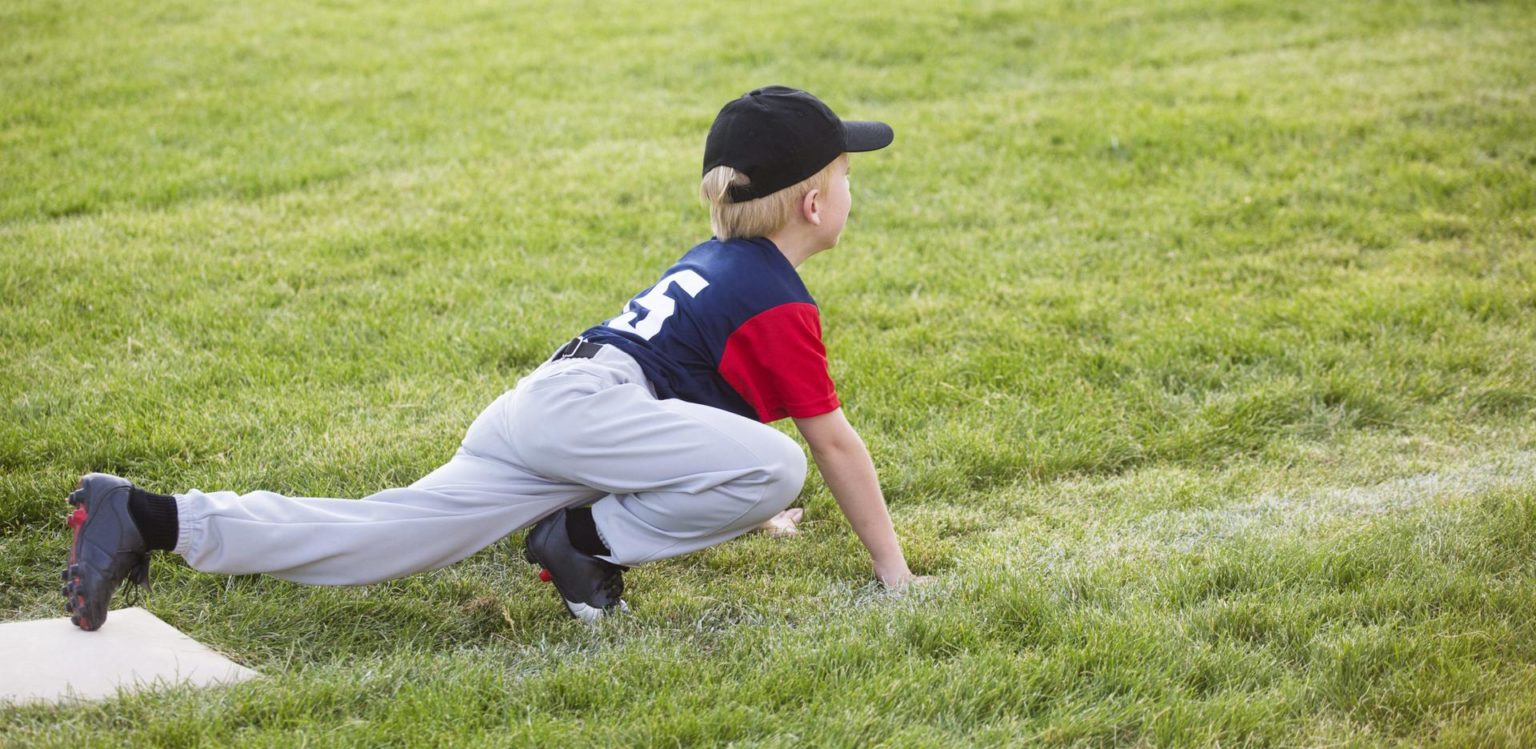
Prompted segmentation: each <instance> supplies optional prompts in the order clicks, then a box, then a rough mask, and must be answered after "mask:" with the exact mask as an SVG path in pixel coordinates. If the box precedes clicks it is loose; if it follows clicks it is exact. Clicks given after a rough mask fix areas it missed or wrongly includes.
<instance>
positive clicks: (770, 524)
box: [758, 507, 805, 536]
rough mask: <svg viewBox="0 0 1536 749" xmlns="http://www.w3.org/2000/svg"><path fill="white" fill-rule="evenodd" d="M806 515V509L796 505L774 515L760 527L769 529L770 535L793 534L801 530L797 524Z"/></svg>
mask: <svg viewBox="0 0 1536 749" xmlns="http://www.w3.org/2000/svg"><path fill="white" fill-rule="evenodd" d="M804 515H805V511H804V510H802V509H800V508H799V507H796V508H794V509H790V510H785V511H783V512H781V513H779V514H777V515H774V516H773V517H771V518H769V519H767V520H765V521H763V524H762V525H760V526H758V527H759V528H762V529H763V530H764V531H767V533H768V535H770V536H793V535H796V534H798V533H799V532H800V529H798V528H796V527H795V524H796V523H798V522H800V518H801V517H803V516H804Z"/></svg>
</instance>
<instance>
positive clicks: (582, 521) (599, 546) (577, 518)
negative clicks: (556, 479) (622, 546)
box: [565, 507, 609, 557]
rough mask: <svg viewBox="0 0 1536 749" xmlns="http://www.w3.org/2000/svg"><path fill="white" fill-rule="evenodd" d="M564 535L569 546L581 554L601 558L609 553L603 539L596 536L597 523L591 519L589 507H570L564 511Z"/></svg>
mask: <svg viewBox="0 0 1536 749" xmlns="http://www.w3.org/2000/svg"><path fill="white" fill-rule="evenodd" d="M565 533H566V535H567V536H570V538H571V545H572V546H574V547H576V550H577V551H579V552H581V553H583V554H591V555H592V556H594V557H595V556H603V555H607V554H608V553H609V551H608V545H607V544H605V543H603V537H602V536H599V535H597V521H595V520H593V519H592V508H591V507H572V508H571V509H569V510H566V511H565Z"/></svg>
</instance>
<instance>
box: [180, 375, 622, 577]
mask: <svg viewBox="0 0 1536 749" xmlns="http://www.w3.org/2000/svg"><path fill="white" fill-rule="evenodd" d="M511 402H512V398H511V394H510V393H509V394H506V395H503V396H502V397H501V398H499V399H498V400H497V401H496V402H495V403H493V404H492V405H491V406H490V407H489V408H487V409H486V410H485V412H484V413H482V414H481V415H480V417H479V418H477V419H476V420H475V423H474V424H473V425H472V426H471V427H470V429H469V432H468V434H467V435H466V436H465V438H464V443H463V446H462V447H461V448H460V449H459V451H458V452H457V453H456V454H455V455H454V456H453V458H452V459H451V460H449V462H448V463H447V464H445V465H443V466H442V467H441V468H438V469H437V470H436V471H433V472H432V473H431V474H429V475H428V476H426V477H425V478H423V479H421V480H420V481H417V482H416V483H415V484H413V485H411V486H410V487H407V488H401V489H389V490H386V491H382V492H379V493H377V494H374V495H372V496H369V497H366V498H364V499H361V500H347V499H314V498H290V497H284V496H281V495H278V494H274V493H271V492H251V493H249V494H244V495H240V494H237V493H235V492H207V493H205V492H200V491H196V490H193V491H189V492H187V493H186V494H182V495H178V496H177V497H176V506H177V513H178V515H179V518H180V534H179V536H178V538H177V543H176V552H177V553H179V554H181V555H182V556H184V557H186V559H187V561H188V563H190V564H191V565H192V567H194V568H195V569H198V570H202V571H205V572H218V573H225V574H253V573H266V574H270V575H273V576H276V577H280V578H283V579H285V580H292V581H295V582H301V583H313V584H320V585H360V584H365V583H372V582H378V581H380V580H388V579H391V578H396V577H401V576H404V575H409V574H412V573H415V572H424V571H427V570H433V569H438V568H440V567H444V566H447V565H449V564H452V563H454V562H456V561H458V560H460V559H463V558H464V557H466V556H469V555H470V554H473V553H474V552H476V551H478V550H480V549H482V548H484V547H486V546H488V545H490V544H492V543H494V542H496V541H497V540H498V539H500V538H502V537H504V536H506V535H507V534H509V533H511V532H513V531H515V530H517V529H519V528H522V527H524V526H527V525H529V524H531V523H533V522H534V521H535V520H538V519H539V518H540V517H542V516H544V515H547V514H549V513H550V512H553V511H554V510H557V509H559V508H561V507H564V506H567V505H571V504H579V503H583V502H588V501H591V500H592V499H593V498H595V497H597V496H599V495H598V494H597V493H594V492H593V491H592V490H591V489H588V488H586V487H583V486H578V485H574V484H570V483H564V482H558V481H551V480H549V479H546V478H544V477H541V476H538V475H535V474H533V473H530V472H529V471H527V470H525V469H524V468H522V467H521V466H519V465H518V464H517V463H516V462H515V460H513V459H512V456H511V455H509V454H508V446H507V441H506V429H505V424H506V422H507V419H508V414H507V408H508V407H509V405H510V404H511Z"/></svg>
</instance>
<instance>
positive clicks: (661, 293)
mask: <svg viewBox="0 0 1536 749" xmlns="http://www.w3.org/2000/svg"><path fill="white" fill-rule="evenodd" d="M673 284H676V285H677V287H678V288H680V289H682V290H683V291H685V292H687V294H688V296H690V297H696V296H698V295H699V292H701V291H703V290H704V287H705V286H708V285H709V282H708V281H706V280H704V277H703V276H701V275H699V274H697V273H695V272H693V271H691V270H680V271H678V272H676V273H673V274H671V275H668V276H664V277H662V279H661V280H660V281H657V282H656V285H655V286H652V287H651V290H650V291H647V292H645V296H642V297H639V298H637V299H635V300H634V301H632V302H630V304H634V305H637V306H639V307H640V308H641V309H643V310H645V313H646V314H645V319H644V320H641V321H640V322H639V323H637V324H636V323H635V318H637V317H639V316H640V313H639V312H625V313H624V314H622V315H619V316H618V317H615V318H613V319H612V320H609V321H608V322H607V326H608V327H610V328H613V329H614V330H622V331H624V332H626V333H633V334H635V335H637V336H640V337H641V338H644V339H645V340H647V341H649V340H651V338H652V337H653V336H655V335H656V334H657V333H660V332H661V325H662V323H665V322H666V321H667V318H669V317H671V316H672V313H674V312H676V311H677V302H676V301H675V300H673V299H672V297H669V296H667V289H668V288H670V287H671V286H672V285H673ZM625 309H628V305H625Z"/></svg>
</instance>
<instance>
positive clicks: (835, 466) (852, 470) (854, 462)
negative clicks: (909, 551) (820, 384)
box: [795, 408, 912, 587]
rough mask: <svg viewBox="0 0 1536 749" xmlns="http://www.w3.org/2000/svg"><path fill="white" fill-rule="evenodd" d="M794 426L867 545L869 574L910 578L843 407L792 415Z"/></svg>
mask: <svg viewBox="0 0 1536 749" xmlns="http://www.w3.org/2000/svg"><path fill="white" fill-rule="evenodd" d="M795 426H796V427H798V428H799V429H800V434H801V435H803V436H804V437H805V441H806V442H807V443H808V444H809V445H810V446H811V457H812V458H813V459H815V461H816V466H817V467H818V468H820V469H821V477H822V479H823V480H825V481H826V482H827V488H829V489H831V490H832V497H833V498H834V499H836V500H837V506H838V507H839V508H841V509H842V511H843V514H844V515H846V516H847V517H848V522H849V524H851V525H852V526H853V532H854V533H855V534H857V535H858V537H859V540H860V541H862V542H863V543H864V548H866V549H869V556H870V559H871V560H872V561H873V562H874V565H875V577H877V578H879V580H880V582H882V583H884V584H885V585H886V586H888V587H900V586H902V585H905V584H906V583H908V582H911V580H912V571H911V570H909V569H907V560H906V557H904V556H903V555H902V553H901V542H900V541H899V540H897V538H896V529H895V527H893V526H892V525H891V515H890V513H889V512H888V511H887V510H886V508H885V495H884V494H882V493H881V491H880V479H879V477H877V476H876V475H875V464H874V461H873V460H871V459H870V457H869V450H868V448H866V447H865V446H864V440H862V439H860V438H859V434H858V432H855V431H854V430H853V425H851V424H849V423H848V419H847V417H845V416H843V410H842V409H841V408H839V409H837V410H835V411H832V412H830V413H824V414H822V415H820V416H812V417H810V418H807V419H795Z"/></svg>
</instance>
